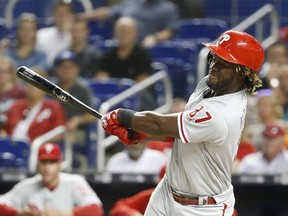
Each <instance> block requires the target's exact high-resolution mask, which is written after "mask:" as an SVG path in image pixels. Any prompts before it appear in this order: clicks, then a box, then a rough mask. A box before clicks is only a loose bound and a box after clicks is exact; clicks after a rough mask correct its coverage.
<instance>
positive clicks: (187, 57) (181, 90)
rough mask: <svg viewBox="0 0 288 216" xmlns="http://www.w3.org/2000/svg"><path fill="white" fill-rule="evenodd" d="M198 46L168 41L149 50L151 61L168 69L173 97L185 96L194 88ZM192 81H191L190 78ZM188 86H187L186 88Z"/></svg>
mask: <svg viewBox="0 0 288 216" xmlns="http://www.w3.org/2000/svg"><path fill="white" fill-rule="evenodd" d="M198 50H199V48H198V46H197V45H196V44H194V43H190V42H184V41H181V42H180V41H168V42H165V43H161V44H158V45H156V46H154V47H151V48H149V51H150V53H151V55H152V58H153V61H156V62H161V63H163V64H165V65H166V66H167V68H168V74H169V75H170V78H171V82H172V86H173V97H183V98H185V97H186V95H187V88H188V89H189V92H190V90H191V88H193V87H194V86H195V84H193V80H194V81H196V78H195V77H196V76H197V75H196V73H195V65H196V63H197V58H198ZM191 77H192V78H193V79H192V78H191ZM188 85H189V86H188Z"/></svg>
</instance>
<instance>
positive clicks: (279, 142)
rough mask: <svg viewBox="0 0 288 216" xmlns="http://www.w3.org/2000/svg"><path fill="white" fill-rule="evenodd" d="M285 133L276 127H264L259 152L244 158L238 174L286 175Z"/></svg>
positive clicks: (287, 159)
mask: <svg viewBox="0 0 288 216" xmlns="http://www.w3.org/2000/svg"><path fill="white" fill-rule="evenodd" d="M284 136H285V132H284V130H283V129H282V128H281V127H280V126H278V125H266V126H265V128H264V130H263V132H262V137H263V140H262V143H261V151H259V152H256V153H252V154H249V155H247V156H245V157H244V158H243V159H242V161H241V162H240V164H239V166H238V168H237V170H236V173H238V174H243V173H244V174H268V175H273V174H281V173H288V151H287V150H286V149H285V145H284V144H285V138H284Z"/></svg>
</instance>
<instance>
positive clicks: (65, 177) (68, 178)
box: [59, 172, 85, 183]
mask: <svg viewBox="0 0 288 216" xmlns="http://www.w3.org/2000/svg"><path fill="white" fill-rule="evenodd" d="M59 177H60V180H61V181H62V182H63V183H68V182H78V181H83V180H85V178H84V177H83V176H82V175H79V174H73V173H65V172H60V173H59Z"/></svg>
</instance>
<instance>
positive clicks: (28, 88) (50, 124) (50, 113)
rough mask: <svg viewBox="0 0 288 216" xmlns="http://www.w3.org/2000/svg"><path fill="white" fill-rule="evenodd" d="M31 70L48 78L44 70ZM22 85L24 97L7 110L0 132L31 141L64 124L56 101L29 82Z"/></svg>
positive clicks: (59, 105)
mask: <svg viewBox="0 0 288 216" xmlns="http://www.w3.org/2000/svg"><path fill="white" fill-rule="evenodd" d="M32 70H33V71H35V72H36V73H38V74H40V75H41V76H43V77H45V78H48V76H47V73H46V72H44V71H42V70H40V69H37V68H32ZM24 87H25V94H26V97H25V98H24V99H17V100H16V101H15V102H14V104H13V105H12V107H11V108H10V109H9V111H8V112H7V120H6V122H5V123H4V125H3V128H2V129H3V131H2V134H8V135H9V136H12V138H15V139H18V140H26V141H31V142H32V141H33V140H34V139H36V138H37V137H39V136H41V135H43V134H45V133H47V132H49V131H51V130H52V129H54V128H56V127H58V126H65V123H66V120H65V114H64V110H63V108H62V106H61V104H60V103H59V102H58V101H56V100H54V99H47V98H46V97H45V96H46V93H45V92H43V91H42V90H40V89H38V88H36V87H34V86H32V85H31V84H28V83H25V84H24ZM57 138H58V137H57Z"/></svg>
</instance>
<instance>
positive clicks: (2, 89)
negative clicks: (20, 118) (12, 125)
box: [0, 55, 25, 128]
mask: <svg viewBox="0 0 288 216" xmlns="http://www.w3.org/2000/svg"><path fill="white" fill-rule="evenodd" d="M24 97H25V92H24V88H23V87H22V85H20V84H19V82H18V79H17V77H16V68H15V64H14V62H13V60H12V59H11V58H9V57H8V56H2V55H0V104H1V106H0V128H1V127H2V125H3V124H4V122H5V121H6V112H7V111H8V110H9V109H10V108H11V106H12V105H13V103H14V101H15V100H16V99H19V98H24Z"/></svg>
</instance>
